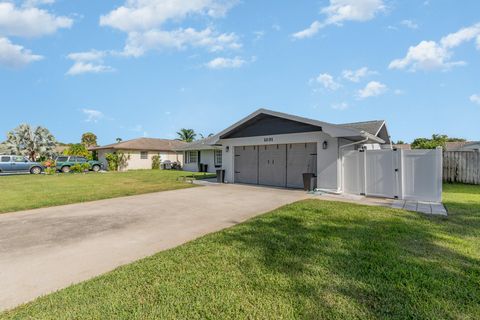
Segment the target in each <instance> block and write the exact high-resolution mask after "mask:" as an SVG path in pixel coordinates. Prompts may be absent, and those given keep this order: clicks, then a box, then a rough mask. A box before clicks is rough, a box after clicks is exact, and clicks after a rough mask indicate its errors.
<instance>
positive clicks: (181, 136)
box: [177, 128, 197, 142]
mask: <svg viewBox="0 0 480 320" xmlns="http://www.w3.org/2000/svg"><path fill="white" fill-rule="evenodd" d="M177 135H178V139H177V140H180V141H185V142H192V141H193V140H195V138H196V137H197V134H196V133H195V130H193V129H185V128H183V129H180V131H179V132H177Z"/></svg>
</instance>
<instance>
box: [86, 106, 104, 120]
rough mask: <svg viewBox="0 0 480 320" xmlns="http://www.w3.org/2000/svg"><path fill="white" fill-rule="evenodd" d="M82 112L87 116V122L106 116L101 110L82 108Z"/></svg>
mask: <svg viewBox="0 0 480 320" xmlns="http://www.w3.org/2000/svg"><path fill="white" fill-rule="evenodd" d="M82 112H83V114H84V115H85V116H86V117H87V118H86V119H85V121H86V122H98V121H99V120H101V119H102V118H104V117H105V115H104V114H103V113H102V112H101V111H99V110H94V109H82Z"/></svg>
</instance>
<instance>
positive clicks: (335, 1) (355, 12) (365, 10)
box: [293, 0, 386, 39]
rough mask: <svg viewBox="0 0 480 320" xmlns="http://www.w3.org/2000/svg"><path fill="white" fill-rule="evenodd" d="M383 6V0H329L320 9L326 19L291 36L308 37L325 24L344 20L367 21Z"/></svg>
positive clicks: (340, 22) (336, 23) (382, 9)
mask: <svg viewBox="0 0 480 320" xmlns="http://www.w3.org/2000/svg"><path fill="white" fill-rule="evenodd" d="M385 8H386V6H385V4H384V2H383V0H330V5H329V6H327V7H325V8H323V9H322V10H321V12H322V13H323V14H324V15H326V19H325V20H324V21H323V22H320V21H315V22H313V23H312V24H311V25H310V27H308V28H307V29H305V30H302V31H299V32H297V33H294V34H293V37H295V38H297V39H304V38H309V37H312V36H313V35H315V34H316V33H318V31H319V30H320V29H321V28H323V27H325V26H328V25H332V24H335V25H341V24H342V23H343V22H345V21H358V22H363V21H368V20H371V19H373V18H374V17H375V16H376V15H377V14H378V13H379V12H382V11H384V10H385Z"/></svg>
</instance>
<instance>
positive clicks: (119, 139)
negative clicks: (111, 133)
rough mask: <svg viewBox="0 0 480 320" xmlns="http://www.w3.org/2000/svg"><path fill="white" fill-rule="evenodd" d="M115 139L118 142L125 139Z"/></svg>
mask: <svg viewBox="0 0 480 320" xmlns="http://www.w3.org/2000/svg"><path fill="white" fill-rule="evenodd" d="M115 141H117V143H120V142H122V141H123V139H122V138H117V139H115Z"/></svg>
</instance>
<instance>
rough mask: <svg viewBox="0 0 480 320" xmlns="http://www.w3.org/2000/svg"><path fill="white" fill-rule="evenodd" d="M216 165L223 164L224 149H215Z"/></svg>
mask: <svg viewBox="0 0 480 320" xmlns="http://www.w3.org/2000/svg"><path fill="white" fill-rule="evenodd" d="M215 165H216V166H221V165H222V150H215Z"/></svg>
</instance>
